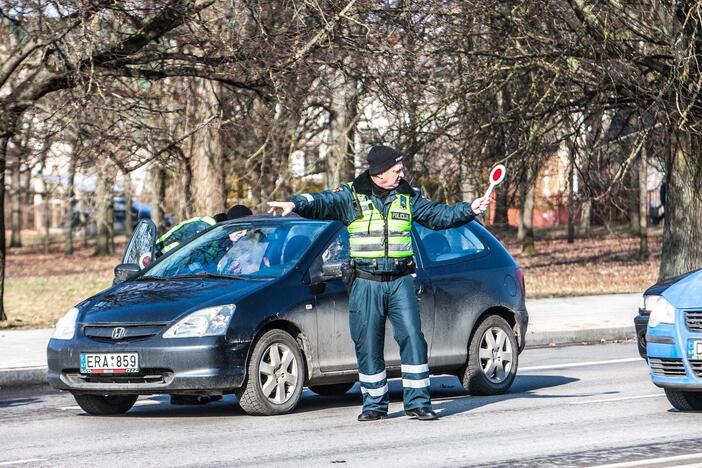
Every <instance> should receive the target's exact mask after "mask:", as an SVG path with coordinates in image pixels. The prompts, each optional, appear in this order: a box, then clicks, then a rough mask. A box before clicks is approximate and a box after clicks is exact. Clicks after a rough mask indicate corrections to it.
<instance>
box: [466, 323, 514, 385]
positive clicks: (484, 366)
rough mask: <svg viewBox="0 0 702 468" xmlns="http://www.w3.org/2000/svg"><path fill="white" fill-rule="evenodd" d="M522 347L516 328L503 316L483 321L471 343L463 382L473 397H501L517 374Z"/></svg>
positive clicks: (474, 333) (473, 335)
mask: <svg viewBox="0 0 702 468" xmlns="http://www.w3.org/2000/svg"><path fill="white" fill-rule="evenodd" d="M518 360H519V347H518V345H517V338H516V337H515V336H514V331H513V330H512V327H510V326H509V324H508V323H507V322H506V321H505V319H503V318H502V317H500V316H497V315H490V316H488V317H486V318H485V319H484V320H483V321H481V322H480V323H479V324H478V326H477V328H476V329H475V331H474V332H473V334H472V336H471V339H470V343H469V344H468V360H467V362H466V366H465V368H464V369H463V372H462V376H461V377H460V378H461V383H462V384H463V388H465V389H466V390H467V391H468V392H469V393H471V394H472V395H500V394H502V393H505V392H506V391H507V390H509V388H510V387H511V386H512V382H514V378H515V377H516V375H517V365H518Z"/></svg>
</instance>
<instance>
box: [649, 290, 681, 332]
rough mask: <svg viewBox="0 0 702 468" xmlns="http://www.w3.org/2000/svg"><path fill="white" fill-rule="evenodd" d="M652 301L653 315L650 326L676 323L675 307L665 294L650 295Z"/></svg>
mask: <svg viewBox="0 0 702 468" xmlns="http://www.w3.org/2000/svg"><path fill="white" fill-rule="evenodd" d="M649 298H650V299H649V301H651V317H650V318H649V319H648V326H649V327H655V326H657V325H658V324H659V323H669V324H674V323H675V307H674V306H673V304H671V303H670V302H668V301H667V300H666V299H665V298H664V297H663V296H649ZM654 298H655V299H654Z"/></svg>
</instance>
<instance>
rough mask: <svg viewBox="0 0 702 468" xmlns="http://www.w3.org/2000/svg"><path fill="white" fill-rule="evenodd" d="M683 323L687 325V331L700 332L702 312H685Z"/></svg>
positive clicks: (701, 330)
mask: <svg viewBox="0 0 702 468" xmlns="http://www.w3.org/2000/svg"><path fill="white" fill-rule="evenodd" d="M685 323H686V324H687V329H688V330H690V331H695V332H702V310H688V311H686V312H685Z"/></svg>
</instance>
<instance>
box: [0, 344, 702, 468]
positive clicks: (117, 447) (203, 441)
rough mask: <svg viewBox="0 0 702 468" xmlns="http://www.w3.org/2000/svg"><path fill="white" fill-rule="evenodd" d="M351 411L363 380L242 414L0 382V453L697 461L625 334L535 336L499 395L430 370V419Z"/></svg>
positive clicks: (112, 462) (143, 459) (70, 461)
mask: <svg viewBox="0 0 702 468" xmlns="http://www.w3.org/2000/svg"><path fill="white" fill-rule="evenodd" d="M400 385H401V384H400V382H399V381H398V380H393V381H392V382H391V385H390V386H391V399H392V402H391V405H390V415H389V418H388V419H387V420H384V421H377V422H370V423H368V422H367V423H359V422H357V421H356V416H357V414H358V413H359V409H360V400H361V396H360V391H359V390H358V386H355V387H354V388H353V389H352V390H351V391H349V393H347V394H346V395H344V396H341V397H320V396H317V395H315V394H313V393H311V392H309V391H308V390H305V393H304V395H303V399H302V401H301V403H300V405H299V406H298V408H297V410H296V411H295V412H294V413H293V414H288V415H284V416H275V417H251V416H247V415H245V414H244V413H243V412H242V411H241V410H240V409H239V407H238V406H237V404H236V399H235V398H234V397H233V396H227V397H225V398H224V399H223V400H222V401H220V402H217V403H213V404H210V405H206V406H187V407H184V406H172V405H170V404H169V400H168V397H167V396H153V397H142V398H140V399H139V401H138V402H137V406H135V407H134V408H133V409H132V410H131V411H130V412H129V413H128V414H126V415H124V416H118V417H94V416H87V415H85V414H84V413H83V412H82V411H81V410H80V409H79V408H78V406H76V404H75V402H74V400H73V399H72V397H71V396H70V395H69V394H65V393H58V392H55V391H48V390H43V391H40V390H33V391H31V390H28V389H25V390H22V391H19V390H18V391H16V392H14V393H10V394H8V393H6V392H5V391H0V392H1V393H0V440H2V447H3V448H2V450H0V466H231V465H244V466H248V465H257V466H281V465H282V466H359V467H366V466H383V465H384V466H388V465H392V466H427V465H429V466H474V465H478V466H479V465H486V466H524V467H527V466H529V467H531V466H598V465H607V464H623V465H618V466H642V463H645V462H644V460H648V462H647V463H651V464H650V465H649V466H681V465H684V466H702V433H701V428H702V413H682V412H677V411H674V410H673V409H672V407H671V406H670V404H669V403H668V401H667V399H666V398H665V396H664V393H663V391H662V390H661V389H659V388H657V387H655V386H654V385H653V384H651V382H650V380H649V378H648V374H647V370H646V366H645V363H644V361H643V360H642V359H640V358H639V357H638V354H637V352H636V346H635V344H634V343H623V344H608V345H594V346H571V347H564V348H547V349H532V350H527V351H525V352H524V353H523V354H522V356H521V362H520V370H519V376H518V378H517V380H516V381H515V384H514V385H513V387H512V389H511V391H510V392H509V393H508V394H505V395H501V396H493V397H474V396H470V395H467V394H465V392H464V391H463V390H462V388H461V387H460V386H459V383H458V380H457V379H456V378H455V377H449V376H440V377H433V378H432V396H433V400H434V407H435V409H436V410H437V412H438V413H439V414H440V415H441V419H440V420H438V421H427V422H423V421H416V420H410V419H408V418H407V417H405V416H404V413H403V411H402V403H401V401H402V390H401V386H400Z"/></svg>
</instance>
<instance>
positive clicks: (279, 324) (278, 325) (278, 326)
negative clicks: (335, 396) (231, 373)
mask: <svg viewBox="0 0 702 468" xmlns="http://www.w3.org/2000/svg"><path fill="white" fill-rule="evenodd" d="M270 330H282V331H284V332H286V333H287V334H289V335H290V336H292V337H293V339H294V340H295V341H296V342H297V343H298V345H300V351H301V352H302V357H303V359H304V361H305V384H307V381H308V380H309V379H310V372H311V366H312V363H311V362H310V353H309V349H310V348H309V347H310V343H309V342H308V339H307V337H306V336H305V334H304V333H302V330H301V329H300V327H299V326H298V325H296V324H295V323H294V322H291V321H290V320H285V319H281V318H277V319H274V320H271V321H268V322H266V323H264V324H263V325H262V326H260V327H259V329H258V330H257V331H256V333H255V335H254V337H253V339H252V340H251V345H250V346H249V351H248V352H247V354H246V366H245V369H248V365H249V360H250V359H251V353H252V352H253V349H254V347H255V346H256V343H258V340H259V339H260V338H261V337H262V336H263V335H264V334H265V333H266V332H268V331H270Z"/></svg>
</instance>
